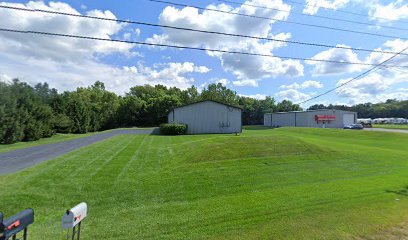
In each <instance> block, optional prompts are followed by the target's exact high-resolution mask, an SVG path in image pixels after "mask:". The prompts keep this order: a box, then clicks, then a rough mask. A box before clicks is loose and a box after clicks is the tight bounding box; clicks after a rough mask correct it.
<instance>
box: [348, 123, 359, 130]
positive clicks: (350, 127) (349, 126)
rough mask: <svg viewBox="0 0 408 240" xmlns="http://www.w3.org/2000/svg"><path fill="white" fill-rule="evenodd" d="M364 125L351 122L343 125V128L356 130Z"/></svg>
mask: <svg viewBox="0 0 408 240" xmlns="http://www.w3.org/2000/svg"><path fill="white" fill-rule="evenodd" d="M363 128H364V126H363V125H362V124H351V125H347V126H344V129H357V130H361V129H363Z"/></svg>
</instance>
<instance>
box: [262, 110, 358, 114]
mask: <svg viewBox="0 0 408 240" xmlns="http://www.w3.org/2000/svg"><path fill="white" fill-rule="evenodd" d="M319 111H342V112H350V113H356V112H352V111H346V110H340V109H316V110H306V111H290V112H273V113H265V114H284V113H303V112H319Z"/></svg>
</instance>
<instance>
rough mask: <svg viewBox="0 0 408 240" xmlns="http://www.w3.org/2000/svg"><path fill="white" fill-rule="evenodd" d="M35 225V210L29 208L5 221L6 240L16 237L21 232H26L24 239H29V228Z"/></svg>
mask: <svg viewBox="0 0 408 240" xmlns="http://www.w3.org/2000/svg"><path fill="white" fill-rule="evenodd" d="M32 223H34V210H33V209H31V208H27V209H26V210H24V211H22V212H20V213H17V214H16V215H14V216H11V217H9V218H7V219H6V220H4V222H3V224H4V239H9V238H10V237H14V236H15V235H17V234H18V233H19V232H21V231H24V238H23V239H26V238H27V227H28V226H29V225H31V224H32Z"/></svg>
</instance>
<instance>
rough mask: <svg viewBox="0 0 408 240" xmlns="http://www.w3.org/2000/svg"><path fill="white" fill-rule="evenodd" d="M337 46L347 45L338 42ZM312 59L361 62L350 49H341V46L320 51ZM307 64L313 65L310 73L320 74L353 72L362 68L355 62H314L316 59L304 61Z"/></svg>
mask: <svg viewBox="0 0 408 240" xmlns="http://www.w3.org/2000/svg"><path fill="white" fill-rule="evenodd" d="M337 46H340V47H346V48H348V47H349V46H347V45H343V44H338V45H337ZM312 59H322V60H329V61H339V62H353V63H362V61H361V60H360V59H359V58H358V55H357V54H356V53H355V52H353V51H352V50H351V49H343V48H331V49H328V50H325V51H322V52H320V53H318V54H316V55H315V56H313V57H312ZM305 62H306V63H307V64H309V65H311V66H314V69H313V71H312V75H314V76H320V75H337V74H343V73H345V72H347V73H353V72H357V71H361V70H362V69H363V66H362V65H356V64H342V63H331V62H316V61H305Z"/></svg>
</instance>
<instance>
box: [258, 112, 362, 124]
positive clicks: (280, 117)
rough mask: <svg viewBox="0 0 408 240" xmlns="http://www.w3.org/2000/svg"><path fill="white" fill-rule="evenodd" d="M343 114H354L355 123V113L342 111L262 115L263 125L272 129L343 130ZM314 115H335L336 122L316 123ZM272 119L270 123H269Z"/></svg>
mask: <svg viewBox="0 0 408 240" xmlns="http://www.w3.org/2000/svg"><path fill="white" fill-rule="evenodd" d="M345 114H354V123H355V122H356V121H357V113H355V112H348V111H342V110H320V111H319V110H318V111H305V112H288V113H272V114H270V113H268V114H265V115H264V125H265V126H272V127H285V126H290V127H316V128H322V127H326V128H343V127H344V124H343V118H344V115H345ZM315 115H335V116H336V120H335V121H330V122H326V123H323V122H316V121H315ZM271 119H272V121H271Z"/></svg>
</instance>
